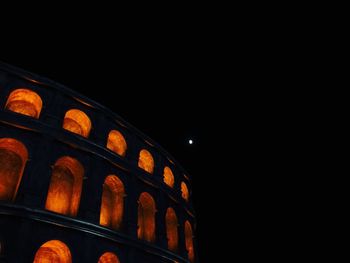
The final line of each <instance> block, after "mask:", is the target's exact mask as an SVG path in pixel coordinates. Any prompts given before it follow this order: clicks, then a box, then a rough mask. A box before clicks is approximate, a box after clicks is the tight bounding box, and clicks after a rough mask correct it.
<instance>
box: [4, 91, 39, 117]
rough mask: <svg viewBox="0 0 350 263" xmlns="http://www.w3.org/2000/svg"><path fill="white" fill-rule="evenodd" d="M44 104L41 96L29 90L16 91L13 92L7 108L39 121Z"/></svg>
mask: <svg viewBox="0 0 350 263" xmlns="http://www.w3.org/2000/svg"><path fill="white" fill-rule="evenodd" d="M42 106H43V102H42V100H41V98H40V96H39V95H38V94H37V93H35V92H34V91H31V90H29V89H16V90H14V91H12V92H11V94H10V96H9V97H8V99H7V102H6V106H5V108H6V109H7V110H10V111H14V112H17V113H20V114H23V115H27V116H30V117H33V118H36V119H38V118H39V116H40V112H41V108H42Z"/></svg>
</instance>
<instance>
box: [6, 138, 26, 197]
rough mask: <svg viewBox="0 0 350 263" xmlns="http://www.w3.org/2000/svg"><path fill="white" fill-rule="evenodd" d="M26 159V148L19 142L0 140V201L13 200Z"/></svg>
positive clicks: (9, 139)
mask: <svg viewBox="0 0 350 263" xmlns="http://www.w3.org/2000/svg"><path fill="white" fill-rule="evenodd" d="M27 159H28V151H27V148H26V147H25V146H24V145H23V144H22V143H21V142H19V141H17V140H15V139H12V138H1V139H0V200H6V201H14V200H15V198H16V195H17V190H18V186H19V184H20V182H21V179H22V175H23V170H24V167H25V165H26V162H27Z"/></svg>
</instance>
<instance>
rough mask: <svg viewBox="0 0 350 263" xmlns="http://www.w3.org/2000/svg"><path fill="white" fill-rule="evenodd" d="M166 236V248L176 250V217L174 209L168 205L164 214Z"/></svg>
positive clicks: (177, 238)
mask: <svg viewBox="0 0 350 263" xmlns="http://www.w3.org/2000/svg"><path fill="white" fill-rule="evenodd" d="M165 224H166V236H167V239H168V249H169V250H171V251H173V252H176V251H177V247H178V240H179V237H178V230H177V226H178V223H177V217H176V213H175V211H174V209H172V208H171V207H169V208H168V209H167V211H166V215H165Z"/></svg>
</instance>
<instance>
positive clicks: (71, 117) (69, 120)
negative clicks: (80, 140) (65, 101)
mask: <svg viewBox="0 0 350 263" xmlns="http://www.w3.org/2000/svg"><path fill="white" fill-rule="evenodd" d="M63 129H66V130H68V131H70V132H73V133H76V134H79V135H81V136H83V137H85V138H87V137H89V133H90V130H91V121H90V119H89V117H88V116H87V115H86V114H85V113H84V112H82V111H81V110H77V109H72V110H69V111H67V112H66V115H65V116H64V120H63Z"/></svg>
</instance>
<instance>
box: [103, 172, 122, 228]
mask: <svg viewBox="0 0 350 263" xmlns="http://www.w3.org/2000/svg"><path fill="white" fill-rule="evenodd" d="M124 195H125V190H124V185H123V182H122V181H121V180H120V179H119V178H118V177H117V176H115V175H108V176H107V177H106V179H105V181H104V184H103V192H102V203H101V212H100V225H102V226H106V227H110V228H113V229H120V226H121V224H122V220H123V212H124Z"/></svg>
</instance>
